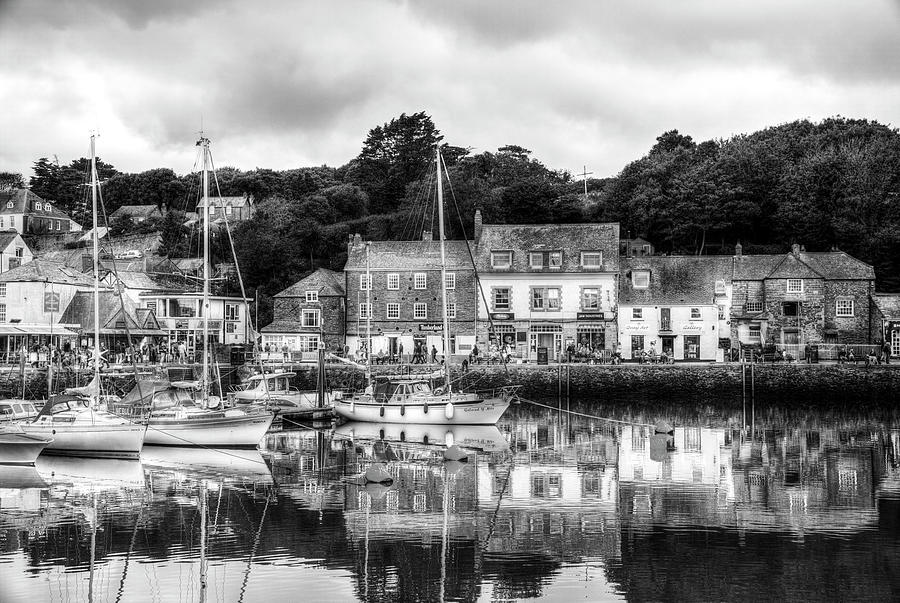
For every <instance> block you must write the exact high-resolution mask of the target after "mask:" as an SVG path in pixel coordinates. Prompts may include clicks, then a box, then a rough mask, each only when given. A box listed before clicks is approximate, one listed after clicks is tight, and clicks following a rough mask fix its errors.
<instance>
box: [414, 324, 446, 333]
mask: <svg viewBox="0 0 900 603" xmlns="http://www.w3.org/2000/svg"><path fill="white" fill-rule="evenodd" d="M443 328H444V327H443V326H441V324H440V323H431V322H428V323H424V324H421V325H419V330H420V331H427V332H429V333H436V332H438V331H441V330H443Z"/></svg>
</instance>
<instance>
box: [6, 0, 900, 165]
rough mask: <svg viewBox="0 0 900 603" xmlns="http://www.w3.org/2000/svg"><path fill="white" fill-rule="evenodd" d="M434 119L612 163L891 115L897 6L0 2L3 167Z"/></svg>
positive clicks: (316, 156) (334, 159)
mask: <svg viewBox="0 0 900 603" xmlns="http://www.w3.org/2000/svg"><path fill="white" fill-rule="evenodd" d="M422 110H424V111H425V112H427V113H428V114H429V115H431V116H432V118H433V119H434V122H435V124H436V125H437V127H438V128H439V129H440V130H441V132H442V134H443V135H444V137H445V140H446V141H447V142H449V143H451V144H455V145H459V146H470V147H474V148H475V151H476V152H481V151H494V150H496V149H497V147H500V146H503V145H506V144H518V145H521V146H524V147H527V148H529V149H531V150H532V151H533V152H534V155H533V156H534V157H536V158H537V159H539V160H541V161H542V162H543V163H544V164H546V165H547V166H549V167H551V168H555V169H568V170H570V171H572V172H580V171H581V169H582V166H583V165H586V166H587V169H588V170H589V171H593V172H594V174H595V176H610V175H615V174H616V173H618V172H619V171H620V170H621V169H622V167H623V166H624V165H625V164H626V163H627V162H629V161H631V160H633V159H636V158H638V157H640V156H641V155H643V154H645V153H646V151H647V150H648V149H649V148H650V146H652V144H653V143H654V140H655V138H656V137H657V136H658V135H659V134H660V133H662V132H664V131H666V130H670V129H673V128H676V129H678V130H679V131H681V132H682V133H685V134H689V135H691V136H693V137H694V139H695V140H698V141H700V140H707V139H710V138H727V137H729V136H731V135H733V134H739V133H745V132H752V131H755V130H757V129H760V128H763V127H766V126H770V125H776V124H779V123H784V122H787V121H792V120H794V119H800V118H810V119H813V120H820V119H822V118H824V117H828V116H833V115H844V116H847V117H864V118H869V119H873V120H877V121H879V122H881V123H885V124H890V125H892V126H894V127H896V126H898V125H900V0H871V1H864V2H847V1H843V0H839V1H831V0H805V1H797V2H783V1H782V0H778V1H776V0H753V1H747V2H736V1H733V2H721V1H720V0H708V1H698V0H678V1H671V0H660V1H657V2H649V1H647V2H641V1H624V0H623V1H621V2H605V1H599V0H587V1H584V2H567V3H564V2H551V1H549V0H537V1H523V0H518V1H512V0H509V1H502V2H501V1H486V0H441V1H435V2H429V1H417V2H413V1H410V2H406V1H402V0H393V1H391V0H383V1H380V2H377V1H373V0H369V1H364V0H361V1H359V2H345V1H334V2H331V1H328V2H326V1H319V2H312V1H308V2H301V1H284V2H263V1H256V2H236V1H228V0H224V1H223V0H215V1H213V0H185V1H182V0H147V1H139V0H135V1H126V0H92V1H88V0H77V1H76V0H55V1H51V0H27V1H25V0H22V1H19V0H14V1H10V0H0V171H19V172H22V173H24V174H25V176H26V178H28V177H30V175H31V164H32V163H33V162H34V161H35V160H36V159H37V158H39V157H42V156H45V157H50V158H52V157H53V155H54V154H55V155H57V156H58V157H59V160H60V162H63V163H68V162H69V161H71V160H72V159H74V158H76V157H80V156H85V155H87V154H88V148H89V143H88V137H89V135H90V131H91V130H92V129H98V130H99V132H100V135H101V137H100V139H99V140H98V143H97V144H98V153H99V155H100V156H101V157H102V158H103V159H104V160H105V161H108V162H110V163H112V164H113V165H115V166H116V167H117V168H118V169H120V170H122V171H128V172H137V171H142V170H146V169H150V168H154V167H170V168H172V169H174V170H175V171H176V172H178V173H185V172H187V171H190V170H191V168H192V167H193V162H194V158H195V152H194V148H193V145H194V142H195V141H196V138H197V131H198V130H199V129H200V123H201V116H202V120H203V127H204V129H205V130H206V132H207V134H208V136H209V137H210V138H211V139H212V141H213V154H214V157H215V159H216V163H217V165H220V166H223V165H233V166H236V167H239V168H242V169H253V168H255V167H268V168H274V169H288V168H294V167H301V166H311V165H322V164H328V165H332V166H338V165H342V164H344V163H346V162H347V161H349V160H350V159H351V158H353V157H354V156H355V155H357V154H358V153H359V150H360V148H361V145H362V141H363V140H364V139H365V136H366V133H367V132H368V130H369V129H370V128H372V127H373V126H376V125H378V124H381V123H384V122H386V121H389V120H390V119H391V118H393V117H396V116H398V115H400V114H401V113H404V112H405V113H414V112H416V111H422Z"/></svg>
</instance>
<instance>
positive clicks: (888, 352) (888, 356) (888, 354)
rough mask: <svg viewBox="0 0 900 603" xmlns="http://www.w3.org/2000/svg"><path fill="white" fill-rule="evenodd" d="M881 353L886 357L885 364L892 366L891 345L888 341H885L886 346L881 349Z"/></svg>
mask: <svg viewBox="0 0 900 603" xmlns="http://www.w3.org/2000/svg"><path fill="white" fill-rule="evenodd" d="M881 351H882V354H883V356H884V363H885V364H890V363H891V344H890V343H889V342H888V341H887V340H885V341H884V345H883V346H882V347H881Z"/></svg>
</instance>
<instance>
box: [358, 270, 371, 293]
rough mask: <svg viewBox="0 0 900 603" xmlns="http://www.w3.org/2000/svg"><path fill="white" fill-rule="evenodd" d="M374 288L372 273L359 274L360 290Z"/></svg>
mask: <svg viewBox="0 0 900 603" xmlns="http://www.w3.org/2000/svg"><path fill="white" fill-rule="evenodd" d="M371 289H372V275H371V274H366V273H363V274H360V275H359V290H360V291H369V290H371Z"/></svg>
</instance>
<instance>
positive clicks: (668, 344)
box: [660, 335, 675, 358]
mask: <svg viewBox="0 0 900 603" xmlns="http://www.w3.org/2000/svg"><path fill="white" fill-rule="evenodd" d="M660 339H661V340H662V353H663V354H665V355H666V356H668V357H669V358H675V337H674V336H673V335H663V336H662V337H660Z"/></svg>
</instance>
